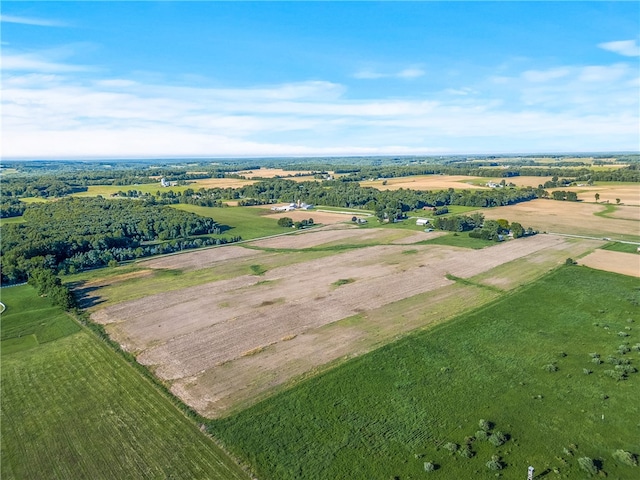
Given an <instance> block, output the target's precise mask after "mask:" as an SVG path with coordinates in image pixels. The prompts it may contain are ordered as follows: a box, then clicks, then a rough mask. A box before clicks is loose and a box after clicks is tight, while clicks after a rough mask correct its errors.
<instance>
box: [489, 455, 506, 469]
mask: <svg viewBox="0 0 640 480" xmlns="http://www.w3.org/2000/svg"><path fill="white" fill-rule="evenodd" d="M502 467H503V465H502V462H501V461H500V457H499V456H497V455H494V456H492V457H491V460H489V461H488V462H487V468H488V469H489V470H502Z"/></svg>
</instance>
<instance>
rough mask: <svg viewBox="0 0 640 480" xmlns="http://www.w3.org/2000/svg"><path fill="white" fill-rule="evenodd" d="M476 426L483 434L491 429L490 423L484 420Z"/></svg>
mask: <svg viewBox="0 0 640 480" xmlns="http://www.w3.org/2000/svg"><path fill="white" fill-rule="evenodd" d="M478 426H479V427H480V430H484V431H485V432H488V431H489V430H491V427H492V425H491V422H489V421H488V420H484V419H481V420H480V421H479V422H478Z"/></svg>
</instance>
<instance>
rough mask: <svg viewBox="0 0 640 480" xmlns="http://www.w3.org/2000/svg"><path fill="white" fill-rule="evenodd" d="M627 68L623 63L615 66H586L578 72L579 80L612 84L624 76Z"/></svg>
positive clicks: (627, 70)
mask: <svg viewBox="0 0 640 480" xmlns="http://www.w3.org/2000/svg"><path fill="white" fill-rule="evenodd" d="M628 72H629V66H628V65H627V64H625V63H617V64H615V65H594V66H587V67H584V68H583V69H582V71H581V72H580V80H581V81H583V82H605V83H609V82H614V81H616V80H619V79H620V78H622V77H624V76H626V75H627V74H628Z"/></svg>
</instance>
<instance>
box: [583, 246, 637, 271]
mask: <svg viewBox="0 0 640 480" xmlns="http://www.w3.org/2000/svg"><path fill="white" fill-rule="evenodd" d="M578 263H579V264H580V265H586V266H587V267H591V268H595V269H597V270H606V271H607V272H615V273H621V274H623V275H630V276H632V277H640V255H638V254H636V253H624V252H614V251H611V250H596V251H594V252H592V253H590V254H589V255H587V256H586V257H584V258H582V259H581V260H580V261H579V262H578Z"/></svg>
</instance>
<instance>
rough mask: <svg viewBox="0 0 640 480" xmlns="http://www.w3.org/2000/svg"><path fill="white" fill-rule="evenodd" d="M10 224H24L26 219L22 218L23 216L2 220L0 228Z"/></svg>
mask: <svg viewBox="0 0 640 480" xmlns="http://www.w3.org/2000/svg"><path fill="white" fill-rule="evenodd" d="M8 223H24V217H22V215H21V216H19V217H7V218H0V226H2V225H6V224H8Z"/></svg>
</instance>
